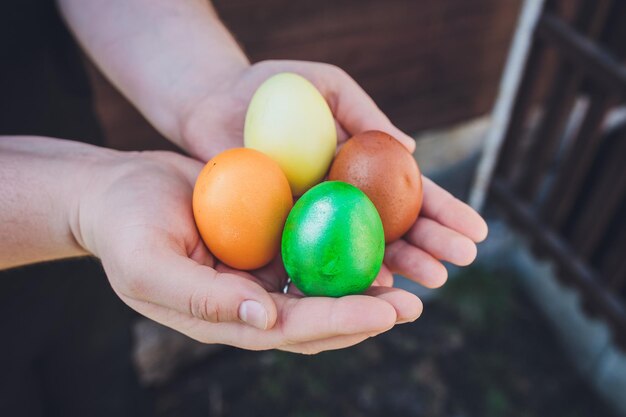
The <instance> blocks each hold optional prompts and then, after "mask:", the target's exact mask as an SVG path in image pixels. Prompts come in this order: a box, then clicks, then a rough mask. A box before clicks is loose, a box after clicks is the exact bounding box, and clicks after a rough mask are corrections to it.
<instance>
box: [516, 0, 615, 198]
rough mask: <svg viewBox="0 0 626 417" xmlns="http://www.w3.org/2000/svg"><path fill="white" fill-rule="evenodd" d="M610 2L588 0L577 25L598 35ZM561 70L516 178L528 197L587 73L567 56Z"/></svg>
mask: <svg viewBox="0 0 626 417" xmlns="http://www.w3.org/2000/svg"><path fill="white" fill-rule="evenodd" d="M610 6H611V0H603V1H597V2H595V1H588V2H586V3H584V4H583V6H582V7H581V8H580V10H579V14H578V17H577V19H576V20H577V22H576V28H577V29H578V30H579V31H580V32H582V33H585V34H586V35H587V37H588V38H590V39H595V38H597V37H598V35H599V34H600V29H601V28H602V26H603V24H604V21H605V20H606V17H607V14H608V11H609V10H610ZM557 74H559V75H560V77H559V78H557V81H556V83H555V84H554V85H553V87H552V91H551V94H550V96H549V98H548V100H547V103H546V105H545V107H546V108H547V110H546V114H545V115H544V117H543V118H542V120H541V122H540V124H539V127H538V128H537V130H536V132H535V134H534V135H533V138H532V140H531V142H530V146H529V148H528V150H527V153H526V154H525V156H524V158H523V159H522V160H523V164H524V165H523V166H524V167H526V170H525V171H521V172H520V176H519V177H517V178H515V179H514V184H516V185H517V187H518V190H519V193H520V195H521V197H522V198H523V199H525V200H527V201H530V200H531V199H532V198H533V196H534V195H535V193H536V191H537V189H538V187H539V185H540V183H541V181H542V180H543V179H544V178H545V175H546V173H547V171H548V168H549V165H550V163H551V162H552V161H553V160H554V157H555V153H556V150H557V148H558V145H559V142H560V139H561V135H562V132H563V130H564V127H565V123H566V122H567V120H568V116H569V114H570V113H571V111H572V108H573V106H574V102H575V100H576V97H577V94H578V89H579V86H580V83H581V81H582V79H583V75H584V73H583V71H582V70H581V69H579V68H572V65H571V63H570V62H568V61H567V60H563V61H561V63H560V64H559V70H558V72H557Z"/></svg>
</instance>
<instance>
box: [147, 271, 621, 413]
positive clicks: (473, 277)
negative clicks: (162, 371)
mask: <svg viewBox="0 0 626 417" xmlns="http://www.w3.org/2000/svg"><path fill="white" fill-rule="evenodd" d="M153 393H154V395H155V398H156V404H157V414H158V416H160V417H170V416H172V417H173V416H187V417H195V416H238V417H246V416H262V415H263V416H266V415H271V416H288V417H323V416H345V417H353V416H354V417H356V416H386V417H387V416H425V417H498V416H507V417H530V416H541V417H543V416H550V417H591V416H603V417H613V416H615V414H612V413H611V411H610V410H608V409H607V408H606V407H605V406H604V405H603V404H602V402H601V401H600V400H599V398H598V397H597V396H596V395H595V394H594V393H593V392H592V391H591V390H590V388H589V387H588V385H587V384H586V383H585V381H584V378H582V377H581V376H580V375H578V374H577V373H576V372H575V371H574V369H573V368H572V366H571V363H570V362H569V359H568V358H567V357H566V356H565V354H564V352H563V349H562V348H561V346H560V345H559V342H558V341H557V340H556V339H555V337H554V336H553V334H552V331H551V330H550V328H549V327H548V325H547V322H546V320H545V319H544V318H543V317H542V316H541V314H540V313H539V311H538V310H537V309H536V308H535V307H534V306H533V305H532V303H531V302H530V300H529V299H528V298H527V297H526V296H525V295H524V294H523V293H522V291H521V290H519V289H518V288H517V286H516V285H515V283H514V281H513V280H512V279H511V278H510V277H507V276H493V275H490V274H488V273H485V272H483V271H480V270H476V269H470V270H468V271H467V272H465V273H463V274H462V276H460V277H458V278H457V279H455V280H454V281H453V282H450V283H449V284H447V285H446V286H445V287H444V289H442V290H441V295H440V297H437V298H435V299H434V300H433V301H430V302H429V303H427V304H426V306H425V309H424V314H423V316H422V317H421V318H420V319H419V320H418V321H417V322H415V323H413V324H405V325H401V326H398V327H397V328H395V329H393V330H392V331H390V332H388V333H387V334H385V335H382V336H379V337H377V338H374V339H370V340H368V341H366V342H364V343H362V344H361V345H358V346H356V347H353V348H349V349H345V350H341V351H334V352H326V353H322V354H319V355H316V356H300V355H294V354H290V353H283V352H277V351H268V352H247V351H243V350H238V349H232V348H225V349H223V350H221V351H219V352H218V353H216V354H214V355H212V356H210V357H208V358H207V359H206V360H204V361H203V362H201V363H196V364H195V365H194V366H193V367H190V368H188V369H186V370H185V371H183V372H182V373H180V374H179V375H178V376H177V377H176V378H175V379H173V380H172V381H171V382H169V383H168V384H167V385H165V386H162V387H160V388H158V389H155V390H154V392H153Z"/></svg>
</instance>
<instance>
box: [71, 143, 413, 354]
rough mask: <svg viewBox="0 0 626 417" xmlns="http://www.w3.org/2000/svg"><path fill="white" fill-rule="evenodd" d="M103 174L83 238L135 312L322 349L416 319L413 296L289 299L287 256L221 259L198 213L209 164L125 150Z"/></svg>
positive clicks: (87, 199)
mask: <svg viewBox="0 0 626 417" xmlns="http://www.w3.org/2000/svg"><path fill="white" fill-rule="evenodd" d="M118 155H119V157H118V158H115V159H112V160H111V161H110V162H108V163H107V164H106V166H105V167H104V168H101V169H97V170H96V169H94V170H93V175H92V177H91V178H90V180H89V187H88V188H87V189H86V190H85V191H84V192H82V193H81V194H82V197H81V199H80V202H79V205H78V210H77V218H78V221H77V224H78V227H77V229H78V230H77V232H76V233H75V234H76V235H77V240H78V241H79V242H80V243H81V244H82V245H83V246H84V247H85V248H86V249H87V250H88V251H90V252H91V253H93V254H94V255H96V256H98V257H99V258H100V259H101V260H102V264H103V266H104V269H105V271H106V273H107V276H108V277H109V280H110V283H111V285H112V287H113V289H114V291H115V292H116V293H117V294H118V296H119V297H120V298H121V299H122V300H123V301H124V302H125V303H126V304H128V305H129V306H130V307H132V308H133V309H135V310H136V311H138V312H139V313H141V314H143V315H144V316H146V317H149V318H151V319H153V320H155V321H157V322H159V323H162V324H164V325H166V326H169V327H171V328H173V329H175V330H178V331H180V332H182V333H184V334H186V335H188V336H190V337H192V338H194V339H196V340H199V341H202V342H206V343H224V344H228V345H232V346H238V347H242V348H246V349H254V350H257V349H270V348H278V349H282V350H288V351H295V352H302V353H316V352H319V351H323V350H328V349H337V348H343V347H346V346H350V345H353V344H356V343H358V342H360V341H362V340H364V339H366V338H368V337H370V336H373V335H376V334H379V333H381V332H384V331H386V330H388V329H390V328H391V327H393V326H394V325H395V324H396V323H397V322H405V321H412V320H415V319H416V318H417V317H418V316H419V314H420V313H421V309H422V305H421V302H420V301H419V299H417V297H415V296H414V295H412V294H409V293H406V292H404V291H401V290H397V289H393V288H372V289H371V290H370V291H369V292H368V293H367V294H364V295H355V296H348V297H343V298H340V299H333V298H323V297H311V298H304V297H300V296H297V295H293V294H288V295H287V294H282V293H281V291H280V290H281V289H282V286H283V285H284V279H285V276H284V271H282V267H281V263H280V260H279V259H277V260H276V262H274V263H273V264H271V265H269V266H268V267H265V268H263V269H261V270H259V271H254V272H251V273H250V272H241V271H232V270H231V269H229V268H227V267H226V266H224V265H221V264H220V263H219V262H217V260H216V259H214V258H213V256H212V255H211V254H210V253H209V251H208V250H207V248H206V247H205V246H204V244H203V242H202V240H201V239H200V237H199V234H198V232H197V230H196V227H195V223H194V220H193V214H192V209H191V200H192V199H191V196H192V191H193V185H194V182H195V179H196V177H197V175H198V173H199V171H200V169H201V168H202V164H201V163H199V162H197V161H195V160H192V159H189V158H186V157H184V156H181V155H177V154H173V153H167V152H145V153H139V154H118Z"/></svg>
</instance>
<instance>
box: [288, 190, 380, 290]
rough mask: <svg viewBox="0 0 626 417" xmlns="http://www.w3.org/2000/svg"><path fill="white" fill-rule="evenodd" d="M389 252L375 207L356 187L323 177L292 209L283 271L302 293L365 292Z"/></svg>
mask: <svg viewBox="0 0 626 417" xmlns="http://www.w3.org/2000/svg"><path fill="white" fill-rule="evenodd" d="M384 254H385V239H384V232H383V226H382V223H381V220H380V217H379V215H378V212H377V211H376V208H375V207H374V205H373V204H372V202H371V201H370V200H369V199H368V198H367V196H366V195H365V194H364V193H363V192H362V191H360V190H359V189H357V188H356V187H354V186H352V185H350V184H346V183H344V182H339V181H332V182H323V183H321V184H319V185H316V186H315V187H313V188H311V189H310V190H309V191H307V192H306V193H305V194H304V195H303V196H302V197H301V198H300V199H299V200H298V201H297V202H296V204H295V205H294V207H293V210H291V213H289V217H288V218H287V222H286V223H285V229H284V231H283V239H282V257H283V262H284V265H285V270H286V271H287V274H288V275H289V277H290V278H291V280H292V282H293V284H294V285H295V286H296V287H297V288H298V289H299V290H300V291H302V292H303V293H304V294H306V295H312V296H328V297H340V296H344V295H348V294H358V293H361V292H363V291H365V290H366V289H367V288H368V287H369V286H370V285H371V284H372V282H373V281H374V279H376V276H377V275H378V272H379V271H380V268H381V265H382V262H383V257H384Z"/></svg>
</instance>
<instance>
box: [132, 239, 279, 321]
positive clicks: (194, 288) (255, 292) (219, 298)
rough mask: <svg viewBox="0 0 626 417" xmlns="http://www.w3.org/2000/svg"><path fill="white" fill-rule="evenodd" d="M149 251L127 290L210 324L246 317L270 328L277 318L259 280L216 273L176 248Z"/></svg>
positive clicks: (138, 297) (136, 264) (143, 299)
mask: <svg viewBox="0 0 626 417" xmlns="http://www.w3.org/2000/svg"><path fill="white" fill-rule="evenodd" d="M144 250H146V251H147V252H148V253H149V255H146V256H144V257H141V256H137V257H136V260H135V263H134V264H133V269H132V270H131V273H130V274H129V277H128V278H127V279H126V280H125V281H124V283H125V288H121V291H122V292H123V293H124V295H126V296H128V297H131V298H134V299H138V300H142V301H147V302H150V303H153V304H158V305H160V306H163V307H166V308H169V309H172V310H175V311H178V312H180V313H183V314H188V315H190V316H192V317H195V318H197V319H200V320H204V321H207V322H211V323H224V322H240V321H243V322H245V323H247V324H249V325H251V326H254V327H256V328H260V329H267V328H270V327H272V326H273V325H274V323H275V322H276V317H277V311H276V305H275V303H274V301H273V299H272V298H271V297H270V295H269V294H268V292H267V291H266V290H264V289H263V288H262V287H261V286H259V285H258V284H257V283H256V282H252V281H250V280H249V279H246V278H243V277H241V276H238V275H235V274H230V273H220V272H217V271H216V270H214V269H212V268H209V267H207V266H204V265H200V264H198V263H196V262H194V261H193V260H191V259H189V258H188V257H187V256H185V255H183V254H179V253H176V252H175V251H174V250H171V248H170V250H163V249H161V250H155V249H154V248H153V247H151V248H145V249H144ZM142 258H144V259H145V261H144V262H140V261H139V260H140V259H142Z"/></svg>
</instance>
